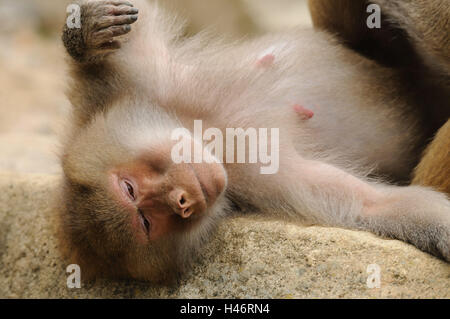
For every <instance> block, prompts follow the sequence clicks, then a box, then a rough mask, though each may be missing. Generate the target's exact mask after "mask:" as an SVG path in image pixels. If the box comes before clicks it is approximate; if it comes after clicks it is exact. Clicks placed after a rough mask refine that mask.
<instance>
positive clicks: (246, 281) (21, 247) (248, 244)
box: [0, 173, 450, 298]
mask: <svg viewBox="0 0 450 319" xmlns="http://www.w3.org/2000/svg"><path fill="white" fill-rule="evenodd" d="M58 183H59V177H57V176H45V175H16V174H11V173H0V298H11V297H20V298H24V297H27V298H30V297H32V298H37V297H39V298H56V297H58V298H83V297H89V298H98V297H102V298H148V297H151V298H154V297H162V298H166V297H173V298H205V297H207V298H247V297H248V298H335V297H339V298H350V297H355V298H385V297H387V298H418V297H424V298H450V265H449V264H447V263H445V262H442V261H440V260H438V259H436V258H434V257H432V256H429V255H428V254H425V253H423V252H420V251H418V250H417V249H415V248H414V247H412V246H410V245H407V244H404V243H402V242H399V241H395V240H384V239H380V238H378V237H376V236H374V235H371V234H368V233H364V232H354V231H348V230H341V229H332V228H323V227H303V226H300V225H294V224H289V223H285V222H280V221H269V220H262V219H258V218H256V217H245V218H244V217H239V218H233V219H231V220H228V221H226V222H225V223H224V225H222V226H221V227H220V229H219V232H218V235H217V236H216V238H214V239H213V240H212V241H211V244H210V245H208V247H207V248H206V250H205V253H204V254H203V256H201V258H200V260H201V261H200V262H199V263H197V264H196V266H195V267H194V269H193V271H192V272H191V273H189V274H188V275H187V276H186V278H185V279H184V280H183V281H182V282H181V283H180V284H179V285H177V286H176V287H171V288H169V287H154V286H152V285H150V284H147V283H137V282H129V281H120V282H118V281H108V280H101V281H97V282H96V283H89V284H86V283H85V284H84V285H83V288H82V289H75V290H69V289H68V288H67V287H66V278H67V277H66V273H65V268H66V267H67V265H66V264H65V262H64V261H62V260H61V259H60V257H59V254H58V250H57V242H56V241H55V236H54V230H55V221H54V220H55V210H54V209H52V207H53V206H54V192H55V190H56V189H57V188H58ZM370 264H378V265H379V266H380V267H381V288H380V289H369V288H368V287H367V285H366V281H367V278H368V276H369V274H368V273H367V266H368V265H370Z"/></svg>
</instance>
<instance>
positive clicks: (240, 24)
mask: <svg viewBox="0 0 450 319" xmlns="http://www.w3.org/2000/svg"><path fill="white" fill-rule="evenodd" d="M161 2H162V3H164V4H166V5H167V6H168V7H169V8H170V9H171V10H174V11H175V12H177V14H179V15H181V16H185V17H186V18H188V19H189V21H190V24H189V32H190V33H195V32H197V31H198V30H201V29H202V28H204V27H214V28H215V30H217V32H220V33H223V34H226V35H228V36H230V37H235V38H238V37H242V36H252V35H256V34H258V33H263V32H266V31H274V30H279V29H283V28H287V27H290V26H294V25H305V26H310V25H311V22H310V17H309V13H308V10H307V4H306V0H165V1H161ZM70 3H71V1H68V0H0V171H9V172H23V173H47V174H57V173H58V172H59V166H58V161H57V154H58V139H57V136H58V132H59V131H60V130H62V129H64V118H65V116H66V115H67V113H68V110H69V103H68V101H67V99H66V98H65V96H64V90H65V85H66V78H65V76H66V69H65V63H64V59H65V55H64V48H63V47H62V45H61V43H60V41H59V37H60V30H61V29H62V25H63V23H64V20H65V12H66V7H67V5H68V4H70Z"/></svg>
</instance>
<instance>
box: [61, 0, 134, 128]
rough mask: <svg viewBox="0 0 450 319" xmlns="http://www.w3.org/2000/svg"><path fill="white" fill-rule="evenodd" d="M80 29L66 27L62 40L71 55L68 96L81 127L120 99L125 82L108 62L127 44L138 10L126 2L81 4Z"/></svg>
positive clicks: (116, 68)
mask: <svg viewBox="0 0 450 319" xmlns="http://www.w3.org/2000/svg"><path fill="white" fill-rule="evenodd" d="M78 5H79V6H80V9H81V11H80V13H81V28H76V27H70V26H69V25H68V24H67V23H66V24H65V26H64V31H63V35H62V40H63V43H64V46H65V47H66V50H67V53H68V54H69V55H70V75H71V77H72V79H73V81H72V82H71V84H70V88H69V92H68V96H69V99H70V101H71V103H72V105H73V107H74V115H75V118H76V120H77V123H78V124H79V125H84V124H85V123H86V122H88V121H89V119H90V118H91V116H92V115H93V114H95V113H96V112H98V111H102V110H105V109H106V108H107V107H108V105H109V104H110V103H111V102H112V101H114V100H115V99H117V98H119V97H120V95H121V93H122V92H123V90H124V89H125V86H126V79H125V78H124V77H125V76H124V74H123V72H121V71H120V69H119V66H118V65H116V64H115V63H114V61H112V59H110V58H109V56H110V55H111V54H113V53H114V52H115V51H116V50H118V49H119V48H120V47H121V46H122V42H123V41H125V38H124V36H125V35H126V34H128V33H129V32H130V31H131V24H133V23H134V22H136V21H137V19H138V12H139V10H138V9H137V8H135V7H133V5H132V4H131V3H129V2H127V1H113V0H111V1H85V0H83V1H79V2H78Z"/></svg>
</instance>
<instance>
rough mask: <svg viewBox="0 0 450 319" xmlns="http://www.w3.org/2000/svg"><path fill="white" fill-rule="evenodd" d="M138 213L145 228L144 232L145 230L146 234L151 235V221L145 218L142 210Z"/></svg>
mask: <svg viewBox="0 0 450 319" xmlns="http://www.w3.org/2000/svg"><path fill="white" fill-rule="evenodd" d="M138 212H139V217H140V219H141V223H142V226H143V227H144V230H145V232H146V234H149V233H150V227H151V224H150V222H149V220H148V219H147V218H146V217H145V215H144V214H143V213H142V211H141V210H140V209H139V210H138Z"/></svg>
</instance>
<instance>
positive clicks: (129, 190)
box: [124, 181, 136, 200]
mask: <svg viewBox="0 0 450 319" xmlns="http://www.w3.org/2000/svg"><path fill="white" fill-rule="evenodd" d="M124 183H125V186H126V187H127V190H128V194H129V195H130V197H131V198H132V199H133V200H136V195H135V193H134V188H133V185H131V184H130V183H129V182H127V181H124Z"/></svg>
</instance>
